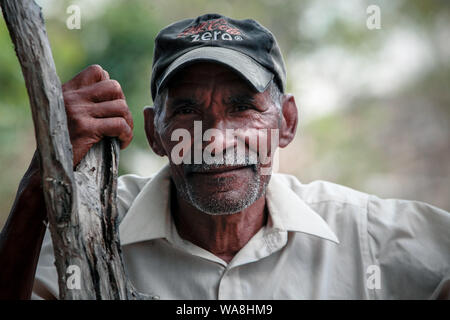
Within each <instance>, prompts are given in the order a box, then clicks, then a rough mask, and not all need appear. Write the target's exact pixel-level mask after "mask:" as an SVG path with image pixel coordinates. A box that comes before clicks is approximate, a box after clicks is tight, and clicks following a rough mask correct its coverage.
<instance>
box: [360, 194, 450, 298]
mask: <svg viewBox="0 0 450 320" xmlns="http://www.w3.org/2000/svg"><path fill="white" fill-rule="evenodd" d="M367 215H368V216H367V218H368V225H367V229H368V234H369V237H368V239H369V251H370V254H371V256H372V261H375V263H376V264H377V265H378V267H379V270H380V277H381V281H380V283H381V287H380V288H378V289H377V290H375V291H376V292H375V297H376V298H378V299H435V298H449V289H450V213H448V212H446V211H444V210H442V209H439V208H436V207H434V206H432V205H429V204H426V203H423V202H419V201H408V200H395V199H380V198H378V197H375V196H371V197H370V198H369V201H368V207H367Z"/></svg>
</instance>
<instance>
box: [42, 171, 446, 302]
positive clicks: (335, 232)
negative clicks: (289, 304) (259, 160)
mask: <svg viewBox="0 0 450 320" xmlns="http://www.w3.org/2000/svg"><path fill="white" fill-rule="evenodd" d="M170 183H171V182H170V177H169V170H168V167H167V166H166V167H165V168H163V169H162V170H161V171H160V172H159V173H158V174H156V175H155V176H154V177H153V178H142V177H138V176H136V175H125V176H122V177H120V178H119V183H118V209H119V214H120V216H121V223H120V226H119V230H120V241H121V245H122V251H123V259H124V265H125V269H126V270H127V273H128V276H129V277H130V280H131V282H132V283H133V285H134V286H135V287H136V289H137V290H138V291H140V292H142V293H146V294H149V295H151V296H153V297H154V298H157V299H428V298H437V297H438V296H439V295H441V296H442V295H443V294H444V291H445V292H447V295H446V296H445V297H446V298H449V296H448V295H449V294H450V293H449V292H448V291H450V290H448V288H449V287H450V214H449V213H448V212H446V211H444V210H441V209H439V208H436V207H433V206H431V205H428V204H426V203H422V202H417V201H406V200H392V199H388V200H384V199H380V198H377V197H375V196H371V195H368V194H365V193H361V192H358V191H355V190H352V189H350V188H347V187H343V186H340V185H336V184H333V183H330V182H324V181H316V182H313V183H310V184H301V183H300V182H298V180H297V179H296V178H294V177H292V176H289V175H284V174H274V175H272V178H271V180H270V183H269V185H268V187H267V192H266V203H267V206H268V211H269V217H268V222H267V225H266V226H264V227H263V228H262V229H260V230H259V231H258V232H257V233H256V234H255V235H254V236H253V237H252V238H251V239H250V241H249V242H248V243H247V244H246V245H245V246H244V247H243V248H242V249H241V250H240V251H239V252H238V253H237V254H236V256H235V257H234V258H233V259H232V261H230V263H226V262H225V261H223V260H222V259H220V258H219V257H217V256H215V255H214V254H212V253H211V252H209V251H207V250H205V249H202V248H200V247H198V246H196V245H195V244H193V243H191V242H189V241H187V240H184V239H182V238H181V237H180V236H179V235H178V233H177V230H176V227H175V225H174V222H173V219H172V215H171V213H170V199H169V197H170ZM445 288H447V289H445ZM81 290H82V288H81ZM54 297H58V283H57V274H56V268H55V266H54V256H53V248H52V243H51V239H50V236H49V232H48V231H47V233H46V236H45V239H44V243H43V246H42V250H41V254H40V258H39V263H38V268H37V272H36V278H35V284H34V288H33V298H35V299H38V298H43V299H47V298H54Z"/></svg>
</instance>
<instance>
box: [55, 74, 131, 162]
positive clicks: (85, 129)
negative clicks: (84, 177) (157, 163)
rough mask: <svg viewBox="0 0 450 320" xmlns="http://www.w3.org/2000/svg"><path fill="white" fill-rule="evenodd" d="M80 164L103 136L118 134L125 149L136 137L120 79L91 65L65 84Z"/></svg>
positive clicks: (74, 148) (73, 142)
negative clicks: (112, 78) (110, 76)
mask: <svg viewBox="0 0 450 320" xmlns="http://www.w3.org/2000/svg"><path fill="white" fill-rule="evenodd" d="M62 89H63V96H64V104H65V106H66V113H67V125H68V128H69V134H70V140H71V142H72V148H73V164H74V166H76V165H77V164H78V163H79V162H80V161H81V159H83V157H84V156H85V155H86V153H87V152H88V150H89V149H90V148H91V147H92V146H93V145H94V144H95V143H97V142H98V141H100V140H101V139H102V138H103V137H105V136H108V137H118V138H119V140H120V142H121V149H124V148H126V147H127V146H128V145H129V144H130V142H131V140H132V138H133V119H132V117H131V113H130V110H129V109H128V105H127V103H126V101H125V96H124V94H123V92H122V88H121V87H120V84H119V82H117V81H116V80H111V79H110V78H109V74H108V72H107V71H105V70H103V69H102V67H100V66H99V65H91V66H89V67H87V68H86V69H84V70H83V71H81V72H80V73H79V74H77V75H76V76H75V77H74V78H73V79H72V80H70V81H68V82H66V83H65V84H63V86H62Z"/></svg>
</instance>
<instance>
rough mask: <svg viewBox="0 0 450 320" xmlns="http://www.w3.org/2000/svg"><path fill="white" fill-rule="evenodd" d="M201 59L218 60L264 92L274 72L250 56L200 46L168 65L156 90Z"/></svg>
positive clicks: (228, 50) (219, 48) (257, 89)
mask: <svg viewBox="0 0 450 320" xmlns="http://www.w3.org/2000/svg"><path fill="white" fill-rule="evenodd" d="M200 61H207V62H216V63H219V64H223V65H225V66H228V67H230V68H231V69H233V70H234V71H235V72H236V73H238V74H239V75H241V77H242V78H243V79H244V80H247V82H248V83H249V84H250V85H251V86H252V87H253V88H254V89H255V90H256V91H258V92H264V91H265V90H266V89H267V86H268V85H269V83H270V81H271V80H272V79H273V73H272V72H270V71H269V70H267V69H266V68H264V67H263V66H261V65H260V64H258V63H257V62H256V61H255V60H253V59H252V58H250V57H249V56H247V55H245V54H243V53H241V52H239V51H235V50H232V49H228V48H223V47H199V48H196V49H194V50H191V51H189V52H187V53H185V54H184V55H182V56H180V57H178V58H177V59H176V60H175V61H174V62H172V64H170V65H169V67H167V69H166V70H165V71H164V73H163V74H162V75H161V77H160V78H159V79H158V82H157V85H156V90H157V92H159V91H160V90H161V88H163V87H164V86H165V85H166V84H167V83H168V81H169V80H170V78H171V77H172V76H173V75H174V74H175V73H176V72H177V71H179V70H180V69H181V68H183V67H186V66H188V65H190V64H193V63H195V62H200Z"/></svg>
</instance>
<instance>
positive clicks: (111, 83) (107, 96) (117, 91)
mask: <svg viewBox="0 0 450 320" xmlns="http://www.w3.org/2000/svg"><path fill="white" fill-rule="evenodd" d="M80 91H82V92H83V95H84V96H85V97H88V100H90V101H92V102H103V101H110V100H116V99H125V96H124V94H123V92H122V87H121V86H120V83H119V82H118V81H116V80H103V81H101V82H97V83H94V84H92V85H90V86H88V87H84V88H82V89H80Z"/></svg>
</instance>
